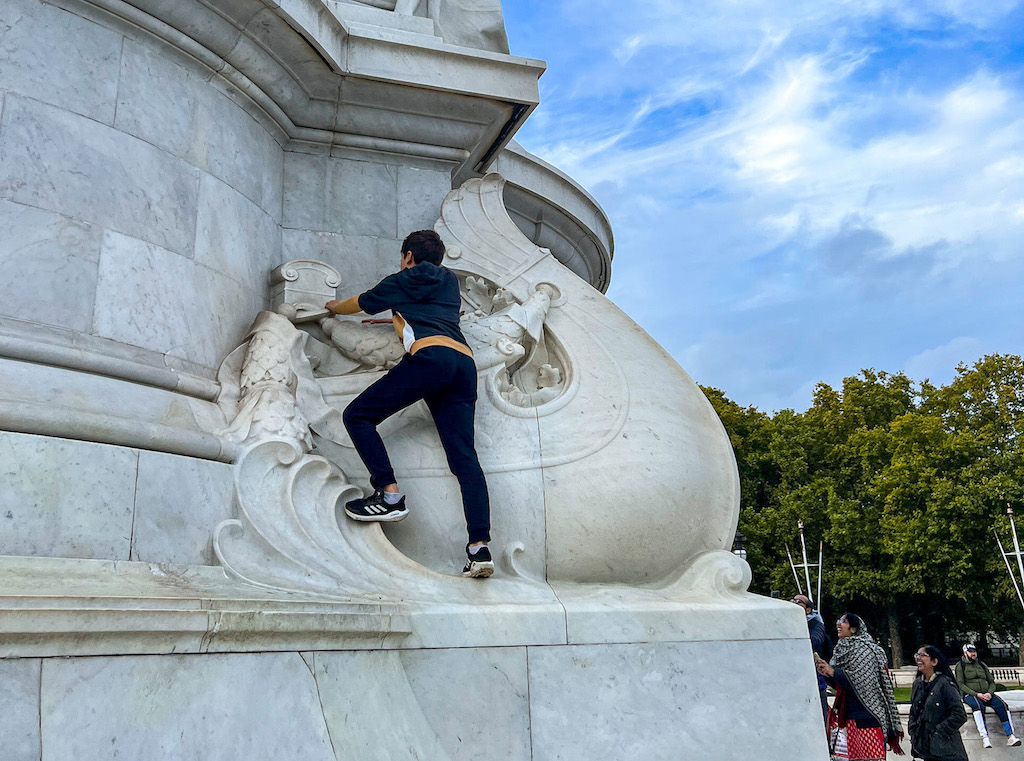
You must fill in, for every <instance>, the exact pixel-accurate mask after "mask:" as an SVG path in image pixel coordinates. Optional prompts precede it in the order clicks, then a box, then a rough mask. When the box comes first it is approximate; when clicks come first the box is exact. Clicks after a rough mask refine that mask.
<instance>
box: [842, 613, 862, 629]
mask: <svg viewBox="0 0 1024 761" xmlns="http://www.w3.org/2000/svg"><path fill="white" fill-rule="evenodd" d="M839 618H840V620H842V619H844V618H845V619H846V623H848V624H849V625H850V627H851V628H852V629H856V630H857V631H858V632H860V631H863V629H864V622H863V621H861V618H860V616H858V615H857V614H856V613H844V614H843V615H841V616H840V617H839Z"/></svg>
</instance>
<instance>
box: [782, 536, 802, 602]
mask: <svg viewBox="0 0 1024 761" xmlns="http://www.w3.org/2000/svg"><path fill="white" fill-rule="evenodd" d="M786 555H788V556H789V567H790V569H791V570H792V571H793V579H794V580H795V581H796V591H797V594H801V595H802V594H803V593H804V590H803V589H802V588H801V587H800V577H799V576H798V575H797V572H796V563H794V562H793V553H791V552H790V551H789V545H788V544H787V545H786Z"/></svg>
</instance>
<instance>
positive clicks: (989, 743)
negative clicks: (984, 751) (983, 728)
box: [981, 736, 992, 748]
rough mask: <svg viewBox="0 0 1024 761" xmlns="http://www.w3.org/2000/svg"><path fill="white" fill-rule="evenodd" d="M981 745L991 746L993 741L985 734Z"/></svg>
mask: <svg viewBox="0 0 1024 761" xmlns="http://www.w3.org/2000/svg"><path fill="white" fill-rule="evenodd" d="M981 745H982V747H985V748H991V747H992V741H991V740H989V739H988V737H987V736H983V737H982V738H981Z"/></svg>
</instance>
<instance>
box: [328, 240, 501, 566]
mask: <svg viewBox="0 0 1024 761" xmlns="http://www.w3.org/2000/svg"><path fill="white" fill-rule="evenodd" d="M443 258H444V243H443V242H442V240H441V238H440V236H439V235H438V234H437V233H435V232H433V231H432V230H420V231H418V232H414V233H411V234H410V235H409V236H408V237H407V238H406V239H405V240H404V241H403V242H402V252H401V266H400V268H399V271H398V272H396V273H395V274H394V275H389V276H388V277H386V278H384V279H383V280H381V281H380V282H379V283H377V285H375V286H374V287H373V288H371V289H370V290H368V291H366V292H365V293H361V294H359V295H358V296H353V297H351V298H349V299H346V300H345V301H328V302H327V304H326V307H327V309H329V310H330V311H331V312H333V313H334V314H356V313H358V312H366V313H367V314H377V313H378V312H383V311H384V310H386V309H390V310H391V312H392V315H393V317H392V320H393V322H394V326H395V331H396V332H397V333H398V336H399V338H401V340H402V343H403V344H404V345H405V351H406V354H405V356H404V357H402V360H401V361H400V362H399V363H398V364H397V365H395V367H393V368H391V370H390V371H388V374H387V375H385V376H384V377H383V378H381V379H380V380H378V381H377V382H376V383H374V384H373V385H371V386H370V387H369V388H367V389H366V390H365V391H363V393H361V394H360V395H359V396H357V397H356V398H355V399H353V400H352V402H351V403H350V404H349V405H348V407H346V408H345V412H344V415H343V419H344V421H345V428H346V429H347V430H348V434H349V436H350V437H351V439H352V444H353V446H355V449H356V452H357V453H358V454H359V457H360V459H362V461H363V464H364V465H365V466H366V469H367V470H369V471H370V484H371V485H372V486H373V489H374V491H373V494H371V495H370V496H369V497H364V498H363V499H356V500H352V501H351V502H349V503H347V504H346V505H345V514H346V515H347V516H348V517H349V518H351V519H352V520H356V521H376V522H392V521H400V520H402V519H403V518H405V516H406V515H408V514H409V511H408V509H407V508H406V506H405V495H404V494H402V492H401V491H400V490H399V488H398V483H397V480H396V478H395V472H394V470H393V469H392V467H391V461H390V460H389V459H388V453H387V450H385V448H384V442H383V441H382V440H381V438H380V434H378V433H377V426H378V425H380V424H381V423H382V422H383V421H384V420H386V419H387V418H389V417H391V415H394V414H395V413H396V412H398V411H399V410H403V409H405V408H406V407H408V406H409V405H411V404H414V403H415V402H418V401H419V400H420V399H423V400H424V401H425V402H426V403H427V407H428V408H429V410H430V414H431V416H432V417H433V418H434V424H435V425H436V426H437V433H438V435H439V436H440V438H441V445H442V446H443V447H444V452H445V455H446V456H447V458H448V467H449V468H451V471H452V473H453V474H455V477H456V478H457V479H458V481H459V487H460V489H461V490H462V505H463V509H464V511H465V514H466V528H467V530H468V532H469V543H468V544H467V545H466V555H467V560H466V566H465V567H464V568H463V569H462V575H463V576H470V577H473V578H486V577H488V576H490V575H491V574H492V573H494V562H493V561H492V560H491V553H490V550H489V549H488V546H487V543H488V542H489V541H490V504H489V502H488V498H487V483H486V482H485V481H484V473H483V470H482V469H481V468H480V461H479V459H478V458H477V454H476V449H475V447H474V445H473V416H474V412H475V408H476V382H477V380H476V364H475V363H474V362H473V352H472V351H471V350H470V348H469V346H468V345H467V344H466V339H465V337H464V336H463V335H462V331H461V330H460V329H459V304H460V301H461V299H460V295H459V281H458V279H457V278H456V277H455V275H454V274H452V272H451V271H450V270H448V269H446V268H445V267H442V266H441V260H442V259H443Z"/></svg>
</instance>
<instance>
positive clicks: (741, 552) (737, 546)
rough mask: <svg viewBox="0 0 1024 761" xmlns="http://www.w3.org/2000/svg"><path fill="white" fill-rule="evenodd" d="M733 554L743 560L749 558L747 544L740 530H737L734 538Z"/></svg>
mask: <svg viewBox="0 0 1024 761" xmlns="http://www.w3.org/2000/svg"><path fill="white" fill-rule="evenodd" d="M732 554H733V555H735V556H736V557H738V558H741V559H742V560H746V559H747V545H746V544H745V543H744V540H743V534H741V533H740V532H739V531H737V532H736V536H734V537H733V540H732Z"/></svg>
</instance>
